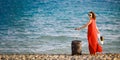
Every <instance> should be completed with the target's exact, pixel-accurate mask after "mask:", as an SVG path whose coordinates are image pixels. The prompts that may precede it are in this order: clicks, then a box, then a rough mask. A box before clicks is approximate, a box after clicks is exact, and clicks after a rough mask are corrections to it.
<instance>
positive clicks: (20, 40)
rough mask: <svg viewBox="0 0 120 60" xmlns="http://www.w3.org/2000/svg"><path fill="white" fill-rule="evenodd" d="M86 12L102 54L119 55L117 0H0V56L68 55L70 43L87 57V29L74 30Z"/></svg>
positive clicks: (119, 2) (83, 21) (119, 10)
mask: <svg viewBox="0 0 120 60" xmlns="http://www.w3.org/2000/svg"><path fill="white" fill-rule="evenodd" d="M90 11H93V12H94V13H95V14H96V23H97V26H98V29H99V31H100V34H101V36H103V37H104V44H103V45H102V44H101V46H102V48H103V53H120V0H0V54H71V42H72V41H73V40H80V41H82V42H81V44H82V53H88V54H89V49H88V40H87V28H85V29H82V30H80V31H76V30H74V29H75V28H77V27H80V26H83V25H84V24H86V23H87V22H88V21H89V17H88V12H90ZM98 42H99V40H98ZM99 43H100V42H99Z"/></svg>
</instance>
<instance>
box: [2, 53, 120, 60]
mask: <svg viewBox="0 0 120 60" xmlns="http://www.w3.org/2000/svg"><path fill="white" fill-rule="evenodd" d="M94 59H95V60H98V59H99V60H106V59H108V60H120V53H105V54H97V55H90V54H82V55H74V56H72V55H71V54H0V60H94Z"/></svg>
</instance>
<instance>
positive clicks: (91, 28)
mask: <svg viewBox="0 0 120 60" xmlns="http://www.w3.org/2000/svg"><path fill="white" fill-rule="evenodd" d="M91 21H92V22H91V23H90V24H89V25H88V36H87V37H88V44H89V52H90V54H95V53H96V52H102V47H101V46H100V45H99V43H98V37H97V33H98V32H97V28H96V20H94V19H91Z"/></svg>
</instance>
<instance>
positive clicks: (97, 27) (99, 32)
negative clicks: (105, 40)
mask: <svg viewBox="0 0 120 60" xmlns="http://www.w3.org/2000/svg"><path fill="white" fill-rule="evenodd" d="M96 29H97V32H98V34H100V32H99V30H98V27H97V25H96Z"/></svg>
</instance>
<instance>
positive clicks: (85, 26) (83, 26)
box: [75, 20, 92, 30]
mask: <svg viewBox="0 0 120 60" xmlns="http://www.w3.org/2000/svg"><path fill="white" fill-rule="evenodd" d="M91 22H92V20H89V22H88V23H87V24H85V25H83V26H82V27H79V28H75V30H80V29H83V28H85V27H87V26H88V25H89V24H90V23H91Z"/></svg>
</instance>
